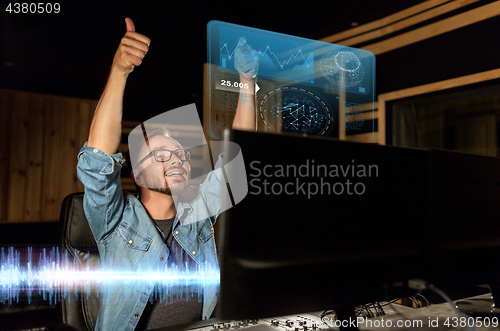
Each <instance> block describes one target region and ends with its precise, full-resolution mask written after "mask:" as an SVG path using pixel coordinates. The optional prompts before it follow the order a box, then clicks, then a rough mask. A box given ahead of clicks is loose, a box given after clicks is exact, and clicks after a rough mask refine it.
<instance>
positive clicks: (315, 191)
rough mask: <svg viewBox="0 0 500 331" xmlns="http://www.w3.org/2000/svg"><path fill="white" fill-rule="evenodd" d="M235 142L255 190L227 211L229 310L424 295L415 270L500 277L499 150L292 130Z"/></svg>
mask: <svg viewBox="0 0 500 331" xmlns="http://www.w3.org/2000/svg"><path fill="white" fill-rule="evenodd" d="M230 140H231V141H232V142H233V143H236V144H237V145H239V148H240V151H239V152H240V153H241V155H242V156H243V159H244V163H245V168H246V177H247V180H248V194H247V196H246V197H245V198H244V199H243V200H242V201H241V202H239V203H238V204H236V205H235V206H234V207H233V208H231V209H229V210H227V211H226V212H224V213H223V214H222V215H221V216H220V218H219V222H220V224H219V226H220V227H221V233H220V237H219V238H218V241H219V245H220V252H219V254H220V264H221V289H220V298H219V304H218V316H219V317H221V318H228V319H242V318H261V317H272V316H281V315H287V314H293V313H301V312H302V313H304V312H311V311H318V310H323V309H342V307H349V306H351V307H352V306H354V305H356V304H362V303H368V302H373V301H382V300H386V299H392V298H395V297H397V296H400V295H403V294H405V293H414V291H415V289H412V288H409V287H408V280H411V279H416V278H421V279H424V280H427V281H429V282H433V283H435V284H436V286H437V285H439V284H448V285H450V284H458V283H467V284H469V283H475V284H478V283H487V282H488V280H491V277H490V276H498V275H500V268H499V267H498V266H497V265H498V264H496V265H493V264H492V263H491V262H493V261H495V260H496V258H495V256H500V255H498V253H499V247H500V223H499V222H498V221H497V219H498V215H500V203H499V202H500V184H499V183H500V175H499V174H498V173H499V171H500V159H498V158H491V157H480V156H475V155H467V154H461V153H453V152H446V151H437V150H421V149H409V148H399V147H391V146H380V145H377V144H364V143H355V142H345V141H339V140H337V139H332V138H323V137H318V136H309V137H304V136H301V135H291V134H281V135H278V134H267V133H255V132H241V131H231V137H230ZM235 153H236V152H229V153H228V154H229V155H226V156H225V158H227V159H229V160H230V159H231V158H232V157H234V155H231V154H235ZM231 176H232V173H228V177H229V178H228V183H231V182H232V180H233V179H232V178H231ZM471 268H472V269H471ZM497 281H498V280H497Z"/></svg>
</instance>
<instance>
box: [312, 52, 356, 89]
mask: <svg viewBox="0 0 500 331" xmlns="http://www.w3.org/2000/svg"><path fill="white" fill-rule="evenodd" d="M319 66H320V68H321V73H322V74H323V76H325V78H326V79H328V80H329V81H330V82H332V83H334V84H336V85H338V86H339V87H352V86H356V85H358V84H359V83H360V82H361V80H362V79H363V77H364V75H365V71H364V69H363V65H362V64H361V62H360V61H359V59H358V57H357V56H356V55H354V54H353V53H351V52H347V51H340V52H329V53H326V54H325V55H324V56H323V58H322V59H321V61H320V63H319Z"/></svg>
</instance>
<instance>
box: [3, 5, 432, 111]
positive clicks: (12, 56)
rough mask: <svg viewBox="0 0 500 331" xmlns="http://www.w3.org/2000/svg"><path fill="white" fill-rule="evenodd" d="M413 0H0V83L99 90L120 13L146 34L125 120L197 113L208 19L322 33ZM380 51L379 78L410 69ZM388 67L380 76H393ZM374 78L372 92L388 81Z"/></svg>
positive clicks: (78, 93) (71, 92) (75, 92)
mask: <svg viewBox="0 0 500 331" xmlns="http://www.w3.org/2000/svg"><path fill="white" fill-rule="evenodd" d="M420 2H422V1H416V0H398V1H388V0H383V1H366V0H365V1H361V0H354V1H353V0H350V1H337V0H335V1H312V2H311V1H309V2H283V1H211V2H202V1H175V2H174V1H165V0H162V1H156V0H155V1H137V0H122V1H116V0H113V1H106V2H104V1H101V2H97V1H94V0H85V1H71V2H60V3H61V8H62V10H61V13H59V14H9V13H6V12H5V8H6V7H7V4H8V3H9V2H8V1H4V0H2V1H0V5H1V16H0V31H1V38H2V42H1V44H0V56H1V61H0V88H7V89H16V90H22V91H32V92H40V93H47V94H54V95H62V96H72V97H81V98H89V99H98V98H99V96H100V94H101V92H102V89H103V87H104V85H105V83H106V78H107V75H108V72H109V68H110V65H111V62H112V59H113V56H114V53H115V50H116V47H117V46H118V44H119V42H120V38H121V37H122V36H123V35H124V34H125V31H126V29H125V22H124V19H125V17H130V18H132V19H133V21H134V23H135V26H136V31H137V32H139V33H142V34H144V35H146V36H148V37H149V38H151V40H152V42H151V46H150V51H149V53H148V54H147V56H146V58H145V60H144V62H143V64H142V65H141V66H140V67H138V68H136V69H135V70H134V72H133V73H132V74H131V75H130V76H129V80H128V83H127V90H126V94H125V104H124V119H126V120H147V119H149V118H150V117H153V116H155V115H157V114H159V113H162V112H164V111H167V110H169V109H173V108H176V107H179V106H183V105H186V104H189V103H193V102H195V103H196V104H197V107H198V111H199V112H200V113H201V109H202V102H203V63H205V62H206V39H207V38H206V25H207V23H208V22H209V21H210V20H221V21H226V22H230V23H235V24H240V25H245V26H250V27H255V28H259V29H264V30H270V31H275V32H280V33H285V34H290V35H295V36H299V37H304V38H310V39H321V38H324V37H327V36H329V35H332V34H335V33H338V32H341V31H345V30H348V29H350V28H351V23H352V22H357V23H358V24H360V25H362V24H365V23H369V22H371V21H374V20H377V19H380V18H383V17H386V16H388V15H390V14H393V13H395V12H398V11H400V10H403V9H405V8H407V7H411V6H413V5H415V4H418V3H420ZM52 3H54V2H52ZM393 53H394V52H393ZM389 54H390V53H389ZM430 55H432V54H430ZM432 56H436V54H434V55H432ZM383 57H385V55H382V56H381V59H380V60H381V61H382V62H381V64H383V67H380V65H378V66H377V74H378V76H379V77H382V76H383V75H384V70H385V69H384V66H387V67H388V68H391V67H393V66H398V65H400V66H401V67H402V68H403V69H404V70H408V61H407V59H406V58H404V57H401V56H397V55H396V58H397V62H396V63H395V62H394V61H393V60H392V59H390V58H387V59H383ZM434 59H436V58H435V57H434ZM377 61H379V58H377ZM436 61H438V62H439V55H438V58H437V59H436ZM401 75H402V77H403V76H404V72H403V73H401ZM388 76H389V77H390V79H389V80H387V79H385V80H387V81H388V82H393V81H394V80H395V79H396V81H397V77H394V76H393V75H390V74H389V75H388ZM385 77H387V76H385ZM383 81H384V79H382V80H381V82H383ZM377 84H378V86H377V90H378V92H380V91H382V90H383V89H385V90H387V88H392V86H388V87H387V88H386V87H383V86H380V84H381V83H379V82H377ZM389 85H390V84H389ZM381 87H382V90H381V89H380V88H381Z"/></svg>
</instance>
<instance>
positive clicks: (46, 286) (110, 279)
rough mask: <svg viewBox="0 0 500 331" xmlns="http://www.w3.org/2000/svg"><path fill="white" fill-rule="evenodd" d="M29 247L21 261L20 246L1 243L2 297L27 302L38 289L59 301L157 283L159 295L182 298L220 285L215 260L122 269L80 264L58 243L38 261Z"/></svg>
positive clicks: (131, 291)
mask: <svg viewBox="0 0 500 331" xmlns="http://www.w3.org/2000/svg"><path fill="white" fill-rule="evenodd" d="M32 255H33V251H32V249H31V248H28V256H27V261H28V262H27V263H26V264H25V265H22V264H21V258H22V256H21V254H20V252H18V251H16V250H14V249H13V248H12V247H9V248H8V250H7V253H6V252H5V249H4V248H2V249H1V257H0V297H1V299H0V302H3V303H9V304H11V303H13V302H19V297H20V293H25V294H26V296H27V298H28V303H30V300H31V297H32V294H33V293H35V292H38V293H39V294H41V295H42V297H43V299H44V300H49V301H50V302H52V301H54V302H57V301H58V300H60V299H61V298H66V297H67V296H68V295H69V294H70V293H75V295H78V292H80V293H86V294H87V296H88V295H89V294H90V292H91V289H96V290H98V291H99V293H100V296H106V295H113V293H114V292H115V291H117V290H119V289H120V288H121V289H122V290H123V289H124V291H125V296H128V295H133V294H134V293H137V291H141V289H144V287H151V286H156V287H155V290H156V291H157V295H156V296H157V297H159V298H160V299H162V300H163V299H165V298H166V297H167V296H171V295H173V294H177V296H178V297H183V296H184V295H185V296H186V298H188V297H189V294H191V296H192V293H194V292H198V294H201V293H203V289H204V287H205V286H212V285H218V284H219V280H220V276H219V269H218V267H217V266H211V265H209V264H205V265H204V267H197V268H196V269H195V270H190V269H189V267H188V266H187V265H185V266H184V267H183V266H181V267H180V268H179V266H177V265H171V266H169V267H167V266H165V267H163V268H153V267H151V266H147V265H145V266H139V268H138V269H136V270H132V269H129V270H124V269H125V268H124V267H123V266H121V267H118V266H113V265H109V264H108V265H104V264H101V263H98V265H96V266H91V265H90V264H88V263H87V264H86V265H85V266H82V265H81V264H80V263H79V262H78V260H76V258H71V257H70V256H68V254H67V253H60V252H59V249H58V248H52V249H51V250H50V251H48V252H47V250H46V249H43V251H42V253H40V254H39V256H38V263H37V266H34V265H33V263H32Z"/></svg>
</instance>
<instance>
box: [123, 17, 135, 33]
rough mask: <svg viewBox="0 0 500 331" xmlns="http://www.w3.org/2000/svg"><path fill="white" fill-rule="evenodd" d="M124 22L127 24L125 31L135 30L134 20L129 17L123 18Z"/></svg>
mask: <svg viewBox="0 0 500 331" xmlns="http://www.w3.org/2000/svg"><path fill="white" fill-rule="evenodd" d="M125 24H126V25H127V32H135V25H134V22H133V21H132V20H131V19H130V18H128V17H127V18H126V19H125Z"/></svg>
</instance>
